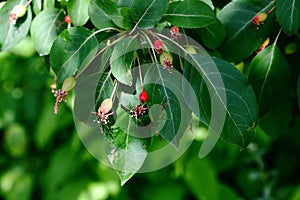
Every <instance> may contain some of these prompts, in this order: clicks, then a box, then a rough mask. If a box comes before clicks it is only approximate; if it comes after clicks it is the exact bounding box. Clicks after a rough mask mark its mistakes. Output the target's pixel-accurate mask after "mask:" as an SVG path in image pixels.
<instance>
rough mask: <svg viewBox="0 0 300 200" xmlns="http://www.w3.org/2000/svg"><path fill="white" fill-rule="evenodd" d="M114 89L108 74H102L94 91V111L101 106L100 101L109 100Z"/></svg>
mask: <svg viewBox="0 0 300 200" xmlns="http://www.w3.org/2000/svg"><path fill="white" fill-rule="evenodd" d="M113 89H114V84H113V80H112V79H111V77H110V74H108V73H106V72H105V73H103V74H102V75H101V76H100V79H99V82H98V85H97V89H96V97H97V99H96V110H97V109H98V107H99V106H100V105H101V103H102V101H104V100H105V99H108V98H110V96H111V94H112V92H113Z"/></svg>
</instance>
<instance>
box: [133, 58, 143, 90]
mask: <svg viewBox="0 0 300 200" xmlns="http://www.w3.org/2000/svg"><path fill="white" fill-rule="evenodd" d="M135 56H136V60H137V62H138V69H139V75H140V81H141V85H142V91H144V81H143V76H142V70H141V63H140V59H139V57H138V55H137V53H136V52H135Z"/></svg>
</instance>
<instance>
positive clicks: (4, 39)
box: [0, 0, 32, 51]
mask: <svg viewBox="0 0 300 200" xmlns="http://www.w3.org/2000/svg"><path fill="white" fill-rule="evenodd" d="M17 4H19V1H17V0H15V1H8V2H6V3H5V5H4V6H3V8H1V11H0V19H1V20H0V30H1V31H0V47H1V51H6V50H8V49H10V48H12V47H14V46H15V45H17V44H18V43H19V42H20V41H21V40H22V39H23V38H24V37H25V36H26V35H27V34H28V31H29V28H30V23H31V20H32V14H31V8H30V7H27V14H25V16H23V17H21V18H19V19H17V21H16V22H15V23H14V20H12V19H10V12H11V11H12V9H13V8H14V6H15V5H17Z"/></svg>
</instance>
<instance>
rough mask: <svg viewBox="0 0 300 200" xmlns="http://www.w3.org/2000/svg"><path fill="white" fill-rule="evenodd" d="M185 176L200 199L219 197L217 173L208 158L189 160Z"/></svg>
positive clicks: (213, 199)
mask: <svg viewBox="0 0 300 200" xmlns="http://www.w3.org/2000/svg"><path fill="white" fill-rule="evenodd" d="M183 178H184V180H185V182H186V183H187V185H188V186H189V188H190V189H191V191H192V192H193V193H194V194H195V195H196V196H197V197H198V199H209V200H217V199H218V192H219V191H218V180H217V175H216V172H215V170H214V167H213V166H212V165H211V163H209V162H208V161H207V160H205V159H198V158H193V159H191V160H189V162H187V163H186V169H185V174H184V177H183Z"/></svg>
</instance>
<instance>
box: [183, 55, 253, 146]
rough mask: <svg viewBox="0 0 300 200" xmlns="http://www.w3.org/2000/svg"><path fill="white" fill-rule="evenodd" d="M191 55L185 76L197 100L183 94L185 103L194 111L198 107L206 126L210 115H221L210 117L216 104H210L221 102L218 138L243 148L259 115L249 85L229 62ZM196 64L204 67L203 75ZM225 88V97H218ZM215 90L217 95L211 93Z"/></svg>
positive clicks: (202, 68)
mask: <svg viewBox="0 0 300 200" xmlns="http://www.w3.org/2000/svg"><path fill="white" fill-rule="evenodd" d="M192 56H193V61H194V63H192V64H193V65H192V66H191V65H190V64H187V63H186V65H185V68H184V76H185V77H186V79H187V80H188V81H189V83H190V84H191V86H192V87H193V89H194V91H195V93H196V96H197V101H195V100H193V99H190V98H191V97H190V94H188V93H186V94H185V96H186V98H187V100H189V102H188V105H189V106H190V107H191V109H192V110H193V111H195V110H197V107H199V109H198V110H200V112H199V113H195V114H196V115H197V117H199V119H200V120H201V121H202V122H203V123H204V124H205V125H207V126H208V125H209V124H210V123H211V119H212V118H213V117H214V118H216V117H217V118H218V117H221V116H212V105H216V104H213V103H214V101H216V100H219V101H221V105H218V106H221V107H220V108H217V109H218V110H221V111H222V109H224V110H225V112H226V113H225V114H226V116H225V121H224V125H223V127H222V133H221V135H220V137H221V138H222V139H224V140H225V141H228V142H231V143H234V144H238V145H239V146H241V147H242V148H244V147H246V146H247V145H248V144H249V143H250V142H251V141H252V140H253V138H254V135H255V134H254V133H255V130H254V128H255V126H256V122H257V117H258V116H257V115H258V113H257V103H256V99H255V94H254V92H253V90H252V87H251V85H250V84H249V82H248V81H247V79H246V78H245V77H244V76H243V75H242V74H241V73H240V72H239V71H238V70H237V69H236V68H235V67H234V66H233V65H232V64H230V63H227V62H225V61H223V60H220V59H217V58H214V59H211V58H209V56H201V55H199V54H195V55H192ZM214 65H216V67H217V71H215V70H214V69H213V68H214ZM198 67H199V68H201V70H202V71H203V70H204V74H203V75H202V76H201V75H200V73H199V72H198V71H197V68H198ZM219 76H221V79H222V81H223V86H222V84H220V83H219V80H218V77H219ZM195 80H196V81H195ZM224 91H225V95H226V99H224V98H222V96H221V94H222V93H221V92H224ZM214 93H215V94H217V95H213V94H214ZM215 96H216V97H215ZM212 98H214V99H212ZM219 98H220V99H219ZM194 102H196V103H194ZM218 110H217V111H218ZM218 112H220V111H218ZM218 112H217V113H216V112H215V113H214V115H221V113H219V114H218ZM220 123H221V121H220ZM221 125H222V124H221Z"/></svg>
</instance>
